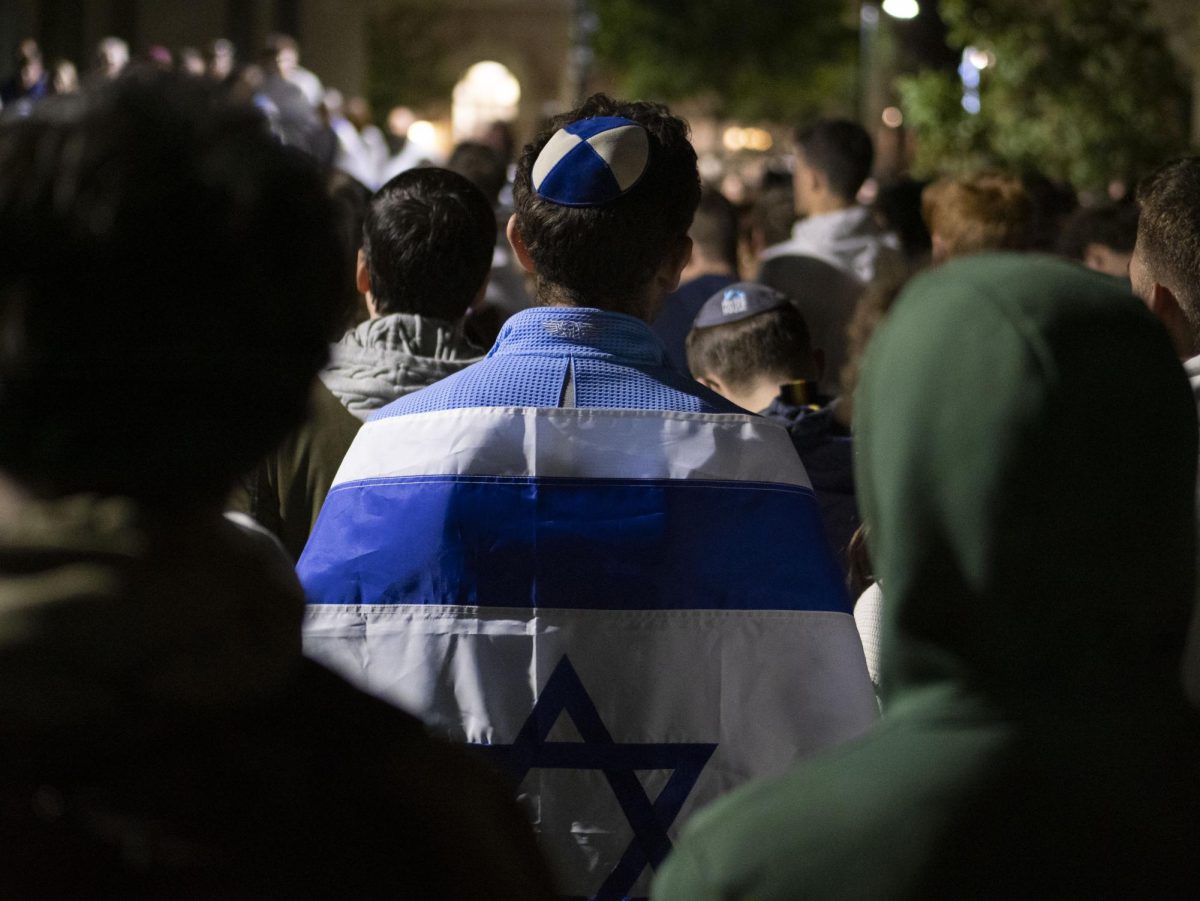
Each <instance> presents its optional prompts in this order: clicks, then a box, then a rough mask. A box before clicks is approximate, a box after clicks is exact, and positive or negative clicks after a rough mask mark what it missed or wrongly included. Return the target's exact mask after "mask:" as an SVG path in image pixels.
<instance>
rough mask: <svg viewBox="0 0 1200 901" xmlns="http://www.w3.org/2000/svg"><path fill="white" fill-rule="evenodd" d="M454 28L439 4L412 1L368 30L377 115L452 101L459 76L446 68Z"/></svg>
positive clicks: (378, 17) (433, 0) (369, 89)
mask: <svg viewBox="0 0 1200 901" xmlns="http://www.w3.org/2000/svg"><path fill="white" fill-rule="evenodd" d="M454 39H455V35H454V30H453V22H452V21H451V20H450V19H449V18H448V17H447V16H446V14H445V10H444V9H443V8H442V7H441V6H440V5H439V4H438V2H437V0H408V2H406V3H404V4H402V5H395V6H392V7H389V8H388V9H387V10H386V11H385V12H383V13H380V14H378V15H376V16H374V17H373V18H372V20H371V25H370V28H369V29H368V30H367V98H368V99H369V100H370V102H371V105H372V106H373V107H375V109H377V110H386V109H387V108H388V107H389V106H391V105H392V104H394V103H397V102H403V103H407V104H412V105H413V106H419V105H422V104H426V103H429V102H432V101H438V100H444V99H446V98H448V97H449V96H450V91H451V90H452V89H453V87H454V83H455V81H456V80H457V78H458V76H459V75H460V74H461V73H460V72H457V71H455V70H454V69H452V68H450V66H449V65H448V58H449V52H448V51H449V49H450V48H451V47H452V46H453V45H454Z"/></svg>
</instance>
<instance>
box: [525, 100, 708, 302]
mask: <svg viewBox="0 0 1200 901" xmlns="http://www.w3.org/2000/svg"><path fill="white" fill-rule="evenodd" d="M595 116H623V117H625V118H626V119H630V120H632V121H634V122H637V123H638V124H639V125H641V126H643V127H644V128H645V129H646V131H647V133H648V134H649V137H650V161H649V163H648V164H647V168H646V171H645V174H643V176H642V178H641V179H640V180H639V181H638V183H637V184H636V185H635V186H634V187H633V188H632V189H631V190H629V191H628V192H627V193H626V194H623V195H622V196H620V197H618V198H617V199H616V200H613V201H612V202H610V203H607V204H604V205H603V206H598V207H567V206H560V205H558V204H556V203H551V202H550V201H548V200H543V199H542V198H540V197H538V195H537V194H536V193H535V191H534V190H533V185H532V184H531V182H530V177H531V172H532V170H533V164H534V162H535V161H536V160H537V157H538V154H539V153H541V152H542V148H543V147H545V146H546V143H547V142H548V141H549V140H550V138H551V137H552V136H553V135H554V133H555V132H556V131H558V130H559V129H560V128H562V127H563V126H564V125H568V124H570V123H571V122H576V121H578V120H580V119H590V118H592V117H595ZM699 202H700V175H699V173H698V171H697V168H696V151H695V150H694V149H693V148H692V144H691V142H690V141H689V140H688V126H687V123H686V122H684V121H683V120H682V119H679V118H677V117H675V116H672V115H671V112H670V110H668V109H667V108H666V107H665V106H663V105H662V104H659V103H647V102H644V101H634V102H624V101H618V100H613V99H612V98H610V97H607V96H605V95H604V94H596V95H594V96H592V97H589V98H588V99H587V101H586V102H585V103H584V104H583V106H581V107H579V108H578V109H576V110H572V111H571V112H569V113H567V114H565V115H562V116H559V117H557V118H555V119H553V120H551V121H550V123H549V125H548V127H547V128H546V129H545V130H544V131H542V133H541V134H539V135H538V136H537V137H536V138H535V139H534V140H533V142H532V143H530V144H528V145H526V147H525V149H524V150H523V151H522V153H521V159H520V161H519V162H518V164H517V174H516V179H515V181H514V184H513V203H514V207H515V211H516V217H517V231H518V232H520V235H521V238H522V240H523V241H524V242H525V246H526V247H527V248H528V250H529V255H530V256H531V257H532V259H533V263H534V268H535V270H536V272H537V277H538V299H539V301H541V302H543V303H547V302H565V303H572V304H576V305H578V306H596V307H601V308H604V309H610V310H617V311H621V312H640V311H634V310H631V309H630V308H629V303H630V299H631V296H632V295H634V294H636V293H638V292H640V291H641V290H642V289H643V288H644V287H645V286H646V285H647V284H649V283H650V281H651V279H653V278H654V274H655V272H656V271H657V270H658V268H659V267H660V266H661V265H662V264H663V262H664V261H665V260H666V259H668V258H669V256H670V254H671V253H672V251H673V250H674V249H675V248H677V247H679V246H681V243H682V242H683V240H684V239H685V238H686V236H687V231H688V228H689V227H690V226H691V224H692V216H693V214H694V213H695V212H696V205H697V204H698V203H699Z"/></svg>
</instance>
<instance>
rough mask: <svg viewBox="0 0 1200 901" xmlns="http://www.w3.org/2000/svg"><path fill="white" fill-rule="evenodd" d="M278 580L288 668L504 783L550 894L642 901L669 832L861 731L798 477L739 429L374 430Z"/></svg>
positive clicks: (819, 547)
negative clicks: (297, 595) (328, 670)
mask: <svg viewBox="0 0 1200 901" xmlns="http://www.w3.org/2000/svg"><path fill="white" fill-rule="evenodd" d="M299 572H300V576H301V579H302V581H303V583H304V586H305V589H306V591H307V593H308V596H309V599H310V606H309V610H308V615H307V622H306V630H305V650H306V652H307V653H308V654H310V655H311V656H312V657H314V658H316V659H318V660H320V661H322V662H323V663H325V664H327V665H328V666H330V667H332V668H333V669H335V670H336V671H338V672H340V673H342V674H343V675H344V676H346V677H347V678H349V679H350V680H352V681H354V682H355V683H357V684H358V685H360V686H361V687H362V688H364V689H366V690H367V691H369V692H371V693H373V694H376V695H378V696H380V697H382V698H385V699H387V700H389V701H392V702H394V703H396V704H398V705H399V706H401V707H404V708H406V709H408V710H410V711H412V712H413V713H415V714H417V715H419V716H420V717H422V718H423V719H425V721H426V722H427V723H429V724H430V725H431V727H432V728H433V730H434V732H435V733H439V734H441V735H442V736H445V737H447V738H450V739H453V740H455V741H460V742H470V743H472V744H475V745H478V746H481V753H485V754H487V755H489V756H492V757H494V758H495V761H496V763H497V764H499V765H501V766H503V767H505V768H507V769H508V771H509V772H511V773H512V775H513V777H514V779H515V780H516V782H517V783H519V785H520V793H521V795H522V797H523V800H524V803H525V806H526V809H527V810H528V812H529V813H530V816H531V817H532V819H533V823H534V826H535V828H536V830H537V832H538V833H539V838H540V841H541V843H542V847H543V849H544V850H545V852H546V854H547V856H548V857H549V859H550V861H551V864H552V866H553V868H554V869H555V871H556V872H557V874H558V876H559V879H560V884H561V887H562V890H563V891H564V892H565V893H566V894H567V895H568V896H571V897H575V898H597V899H622V898H636V897H644V896H646V895H647V894H648V892H649V889H648V887H649V882H650V878H651V876H652V872H653V868H654V867H656V866H657V865H658V864H659V863H660V862H661V861H662V860H663V858H664V857H665V856H666V854H667V852H668V851H669V850H670V847H671V842H672V840H673V838H674V836H675V835H676V833H677V831H678V829H679V828H680V827H681V825H682V824H683V822H684V821H685V820H686V819H687V818H688V816H689V815H691V813H693V812H694V811H695V810H697V809H699V808H700V807H702V806H704V805H705V804H706V803H708V802H709V801H712V800H713V799H714V798H716V797H717V796H719V795H721V794H722V793H724V792H726V791H728V790H729V789H731V788H733V787H735V786H737V785H740V784H741V783H743V782H745V781H746V780H747V779H750V778H752V777H756V776H764V775H768V774H773V773H778V772H780V771H781V770H783V769H785V768H786V767H787V766H788V765H789V764H791V763H792V762H793V761H794V760H795V759H796V758H797V757H799V756H802V755H805V754H810V753H812V752H814V751H817V750H819V749H822V748H828V747H830V746H832V745H836V744H838V743H840V742H843V741H845V740H847V739H849V738H852V737H854V736H857V735H859V734H860V733H862V732H863V731H865V730H866V729H867V728H868V726H869V725H870V724H871V722H872V721H873V719H874V717H875V712H876V708H875V700H874V695H873V692H872V688H871V682H870V679H869V677H868V675H867V669H866V664H865V661H864V658H863V651H862V646H861V644H860V642H859V639H858V635H857V632H856V630H855V627H854V620H853V619H852V617H851V615H850V609H849V605H848V601H847V598H846V594H845V590H844V588H843V586H842V578H841V574H840V571H839V569H838V567H837V565H836V564H835V562H834V561H833V559H832V556H831V554H830V552H829V550H828V546H827V545H826V541H825V538H824V533H823V531H822V528H821V523H820V521H819V514H818V512H817V506H816V503H815V500H814V498H813V494H812V490H811V488H810V486H809V483H808V479H807V476H806V475H805V473H804V468H803V466H802V465H801V463H800V461H799V459H798V458H797V456H796V452H795V450H794V449H793V447H792V445H791V443H790V441H789V439H788V437H787V434H786V433H785V432H784V431H783V430H782V429H781V428H780V427H779V426H777V425H775V424H773V423H770V422H768V421H766V420H763V419H761V418H759V417H756V416H749V415H735V414H709V413H673V412H662V411H640V410H623V409H576V408H568V409H531V408H520V407H489V408H470V409H454V410H443V411H436V412H428V413H417V414H410V415H401V416H393V417H390V418H383V419H375V420H372V421H370V422H368V423H367V424H366V425H365V426H364V428H363V430H362V431H361V432H360V433H359V435H358V438H357V439H356V440H355V442H354V445H353V447H352V448H351V450H350V452H349V454H348V455H347V457H346V459H345V461H344V462H343V464H342V467H341V470H340V471H339V473H338V476H337V479H336V481H335V484H334V487H333V489H332V491H331V492H330V494H329V497H328V500H327V501H326V503H325V506H324V508H323V510H322V511H321V515H320V519H319V521H318V523H317V525H316V528H315V531H314V534H313V537H312V539H310V541H309V545H308V548H307V549H306V550H305V552H304V555H303V557H302V558H301V560H300V564H299ZM464 865H469V864H466V863H465V864H464Z"/></svg>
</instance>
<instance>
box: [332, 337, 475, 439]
mask: <svg viewBox="0 0 1200 901" xmlns="http://www.w3.org/2000/svg"><path fill="white" fill-rule="evenodd" d="M482 357H483V351H482V350H480V349H479V348H478V347H475V346H474V345H473V344H471V343H469V342H468V341H467V340H466V338H464V337H463V335H462V331H461V330H460V329H457V328H455V327H454V326H453V325H451V324H450V323H448V322H442V321H440V320H438V319H429V318H427V317H422V316H415V315H410V314H408V313H391V314H389V315H387V316H381V317H380V318H378V319H371V320H368V321H367V322H363V323H360V324H359V325H358V326H357V327H355V328H353V329H351V330H350V331H348V332H346V334H345V335H343V336H342V339H341V340H340V341H338V342H337V343H336V344H334V345H333V347H332V348H330V358H329V365H328V366H326V367H325V370H324V372H322V373H321V381H322V382H324V383H325V387H327V388H328V389H329V390H330V391H332V392H333V393H334V394H335V395H336V396H337V398H338V400H340V401H341V402H342V403H343V404H344V405H345V406H346V409H348V410H349V411H350V412H351V413H353V414H354V415H355V416H357V417H358V418H359V419H362V420H365V419H366V418H367V417H368V416H369V415H370V414H371V413H372V412H373V411H374V410H378V409H379V408H380V407H384V406H387V405H388V404H390V403H391V402H392V401H394V400H396V399H397V398H399V397H403V396H404V395H406V394H411V393H412V392H413V391H416V390H418V389H419V388H424V387H426V386H427V385H432V384H433V383H434V382H437V381H441V380H442V379H444V378H445V377H446V376H448V375H452V374H453V373H455V372H458V371H459V370H460V369H465V368H466V367H468V366H470V365H471V364H472V363H474V362H476V361H478V360H480V359H481V358H482Z"/></svg>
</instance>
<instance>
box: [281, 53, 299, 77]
mask: <svg viewBox="0 0 1200 901" xmlns="http://www.w3.org/2000/svg"><path fill="white" fill-rule="evenodd" d="M275 63H276V65H278V66H279V74H280V75H282V76H283V77H284V78H287V77H288V76H289V75H291V74H292V73H293V72H295V71H296V67H297V66H298V65H300V56H299V54H297V53H296V51H295V50H294V49H293V48H291V47H284V48H283V49H282V50H280V51H279V53H278V54H277V55H276V57H275Z"/></svg>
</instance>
